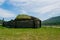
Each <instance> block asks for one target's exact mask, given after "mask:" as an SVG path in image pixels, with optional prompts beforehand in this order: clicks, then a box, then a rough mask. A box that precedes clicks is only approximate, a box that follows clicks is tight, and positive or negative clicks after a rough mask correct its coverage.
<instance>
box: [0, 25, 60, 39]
mask: <svg viewBox="0 0 60 40" xmlns="http://www.w3.org/2000/svg"><path fill="white" fill-rule="evenodd" d="M0 40H60V28H52V27H41V28H35V29H34V28H5V27H2V26H0Z"/></svg>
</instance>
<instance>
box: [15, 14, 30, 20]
mask: <svg viewBox="0 0 60 40" xmlns="http://www.w3.org/2000/svg"><path fill="white" fill-rule="evenodd" d="M16 19H31V17H30V16H28V15H26V14H20V15H18V16H17V17H16Z"/></svg>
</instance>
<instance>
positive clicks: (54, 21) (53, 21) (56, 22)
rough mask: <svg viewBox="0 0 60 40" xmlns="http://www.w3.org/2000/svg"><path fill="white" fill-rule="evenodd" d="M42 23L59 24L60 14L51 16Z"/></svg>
mask: <svg viewBox="0 0 60 40" xmlns="http://www.w3.org/2000/svg"><path fill="white" fill-rule="evenodd" d="M42 25H60V16H57V17H52V18H49V19H47V20H44V21H43V22H42Z"/></svg>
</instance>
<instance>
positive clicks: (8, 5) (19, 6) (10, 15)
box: [0, 0, 60, 21]
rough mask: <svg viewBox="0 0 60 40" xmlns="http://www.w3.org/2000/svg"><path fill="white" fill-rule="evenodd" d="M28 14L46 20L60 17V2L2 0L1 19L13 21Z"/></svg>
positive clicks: (0, 2)
mask: <svg viewBox="0 0 60 40" xmlns="http://www.w3.org/2000/svg"><path fill="white" fill-rule="evenodd" d="M19 14H27V15H30V16H34V17H37V18H39V19H41V20H42V21H43V20H46V19H48V18H51V17H55V16H60V0H0V19H3V18H4V19H5V20H11V19H15V17H16V16H17V15H19Z"/></svg>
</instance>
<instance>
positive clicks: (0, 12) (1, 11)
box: [0, 8, 15, 18]
mask: <svg viewBox="0 0 60 40" xmlns="http://www.w3.org/2000/svg"><path fill="white" fill-rule="evenodd" d="M0 17H3V18H10V17H15V14H13V13H12V12H10V11H8V10H4V9H2V8H0Z"/></svg>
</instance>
